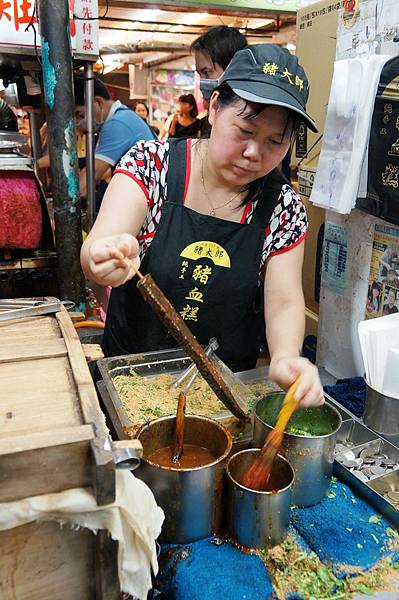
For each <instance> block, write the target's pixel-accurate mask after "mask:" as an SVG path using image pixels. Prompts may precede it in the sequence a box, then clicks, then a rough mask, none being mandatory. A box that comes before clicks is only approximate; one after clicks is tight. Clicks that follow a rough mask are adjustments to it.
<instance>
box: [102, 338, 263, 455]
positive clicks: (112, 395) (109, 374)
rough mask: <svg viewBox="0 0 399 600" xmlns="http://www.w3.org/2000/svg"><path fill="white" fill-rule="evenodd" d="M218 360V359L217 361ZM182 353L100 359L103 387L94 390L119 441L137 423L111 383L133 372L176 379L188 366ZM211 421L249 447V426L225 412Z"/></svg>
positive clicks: (149, 353) (133, 428)
mask: <svg viewBox="0 0 399 600" xmlns="http://www.w3.org/2000/svg"><path fill="white" fill-rule="evenodd" d="M217 360H219V359H217ZM191 362H192V361H191V358H190V357H188V356H187V355H186V354H185V352H184V350H181V349H172V350H162V351H157V352H144V353H142V354H128V355H125V356H116V357H112V358H103V359H101V360H99V361H98V362H97V364H98V368H99V370H100V373H101V376H102V379H103V382H104V386H101V385H100V386H97V387H98V389H99V392H100V394H101V396H102V399H103V401H104V404H105V405H106V407H107V411H108V413H109V414H110V417H111V420H112V423H113V426H114V428H115V431H116V433H117V435H118V437H119V439H126V438H128V437H131V436H132V435H134V434H135V432H136V431H137V428H138V426H139V425H141V424H138V423H133V422H132V421H131V420H130V418H129V417H128V415H127V414H126V411H125V409H124V407H123V404H122V402H121V399H120V397H119V394H118V392H117V390H116V388H115V386H114V383H113V379H114V378H115V377H116V376H118V375H129V374H130V372H131V370H132V369H133V370H134V371H135V372H136V373H137V374H138V375H141V376H142V377H155V376H156V375H160V374H161V373H167V374H171V375H176V376H177V375H178V374H179V373H181V372H182V371H184V369H186V368H187V367H188V365H189V364H190V363H191ZM211 416H212V418H214V419H216V420H219V421H221V422H222V423H223V424H224V425H225V426H226V427H227V428H228V429H229V430H230V431H231V432H232V434H233V436H234V438H235V439H236V440H238V439H239V440H240V441H243V442H245V441H246V442H247V444H248V443H250V442H251V440H252V424H251V423H246V424H245V423H242V422H241V421H239V420H238V419H237V418H236V417H234V416H233V415H232V414H231V412H230V411H228V410H227V409H226V410H225V411H222V412H220V413H219V414H217V415H211Z"/></svg>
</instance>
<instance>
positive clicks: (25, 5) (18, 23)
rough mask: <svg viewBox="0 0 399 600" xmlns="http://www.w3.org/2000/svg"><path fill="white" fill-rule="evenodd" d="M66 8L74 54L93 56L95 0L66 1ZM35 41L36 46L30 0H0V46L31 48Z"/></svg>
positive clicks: (37, 37) (95, 45) (36, 29)
mask: <svg viewBox="0 0 399 600" xmlns="http://www.w3.org/2000/svg"><path fill="white" fill-rule="evenodd" d="M69 11H70V19H71V21H70V33H71V46H72V50H73V52H74V54H87V55H94V56H97V55H98V53H99V46H98V30H99V24H98V19H97V17H98V0H69ZM33 15H35V16H33ZM75 16H76V17H78V18H74V17H75ZM35 32H36V35H35ZM35 44H36V46H40V35H39V23H38V21H37V18H36V13H35V2H34V0H0V46H17V47H19V48H21V47H24V48H29V47H31V48H34V47H35Z"/></svg>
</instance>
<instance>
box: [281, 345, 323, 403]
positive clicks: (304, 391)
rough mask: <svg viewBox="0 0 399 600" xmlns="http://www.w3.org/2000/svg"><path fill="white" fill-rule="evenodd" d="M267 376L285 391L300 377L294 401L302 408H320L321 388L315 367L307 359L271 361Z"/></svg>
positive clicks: (321, 401) (296, 358)
mask: <svg viewBox="0 0 399 600" xmlns="http://www.w3.org/2000/svg"><path fill="white" fill-rule="evenodd" d="M269 375H270V379H272V380H273V381H275V382H276V383H277V384H278V385H279V386H280V387H282V388H283V389H285V390H287V389H288V388H289V387H290V386H291V385H292V384H293V383H294V381H296V380H297V379H298V377H300V378H301V381H300V382H299V385H298V389H297V390H296V392H295V399H296V400H297V402H298V404H299V405H300V406H301V407H302V408H307V407H309V406H320V405H321V404H323V403H324V395H323V387H322V385H321V381H320V377H319V373H318V370H317V367H315V365H313V364H312V363H311V362H310V361H309V360H308V359H307V358H302V357H300V356H295V357H292V358H290V357H280V358H276V359H272V360H271V362H270V369H269Z"/></svg>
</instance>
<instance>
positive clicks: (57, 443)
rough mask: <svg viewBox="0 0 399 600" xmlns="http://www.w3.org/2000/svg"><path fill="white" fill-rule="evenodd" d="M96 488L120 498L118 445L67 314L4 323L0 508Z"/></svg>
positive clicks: (0, 334) (0, 332)
mask: <svg viewBox="0 0 399 600" xmlns="http://www.w3.org/2000/svg"><path fill="white" fill-rule="evenodd" d="M85 486H92V488H93V492H94V494H95V497H96V500H97V503H98V504H108V503H110V502H113V501H114V499H115V462H114V456H113V450H112V443H111V439H110V437H109V432H108V430H107V428H106V425H105V419H104V415H103V413H102V412H101V410H100V406H99V403H98V399H97V394H96V391H95V388H94V384H93V381H92V378H91V375H90V371H89V368H88V366H87V363H86V359H85V355H84V352H83V349H82V345H81V343H80V340H79V337H78V335H77V333H76V330H75V328H74V326H73V324H72V321H71V319H70V317H69V314H68V312H67V311H66V310H65V309H64V308H62V309H61V310H60V312H57V313H55V314H53V315H49V316H35V317H30V318H24V319H20V320H17V321H13V322H7V321H4V322H3V321H0V502H9V501H12V500H18V499H20V498H25V497H30V496H36V495H40V494H47V493H52V492H59V491H63V490H66V489H71V488H75V487H85Z"/></svg>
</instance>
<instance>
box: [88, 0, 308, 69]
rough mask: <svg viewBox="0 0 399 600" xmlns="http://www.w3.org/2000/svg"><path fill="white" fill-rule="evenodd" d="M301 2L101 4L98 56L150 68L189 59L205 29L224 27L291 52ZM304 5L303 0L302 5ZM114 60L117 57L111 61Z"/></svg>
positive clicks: (127, 0)
mask: <svg viewBox="0 0 399 600" xmlns="http://www.w3.org/2000/svg"><path fill="white" fill-rule="evenodd" d="M303 1H304V0H269V1H264V0H234V2H232V1H231V0H215V1H213V2H208V1H206V0H205V1H202V2H201V1H197V2H192V1H190V0H188V1H177V2H175V1H171V0H168V1H167V2H163V3H162V10H161V9H160V8H159V7H160V6H161V4H160V3H159V2H156V1H155V0H154V1H153V0H150V1H149V2H137V1H135V0H109V1H108V2H106V1H105V0H101V1H100V6H99V15H100V51H101V55H102V56H104V57H106V58H105V61H104V62H105V63H106V64H107V63H110V62H111V56H110V55H114V56H112V60H113V62H114V63H115V64H116V65H117V64H118V63H119V65H122V64H123V63H126V62H129V63H131V64H134V63H141V64H145V65H146V66H151V65H153V64H154V62H155V63H156V64H157V63H159V62H162V61H163V60H165V59H168V58H170V56H171V54H173V55H174V56H175V57H176V56H179V55H180V56H183V55H187V54H189V48H190V45H191V43H192V42H193V41H194V40H195V39H196V38H197V37H198V36H199V35H201V34H202V33H204V32H205V31H206V30H207V29H209V28H210V27H213V26H216V25H229V26H231V27H236V28H238V29H239V30H240V31H241V32H242V33H244V34H245V35H246V36H247V38H248V41H249V43H261V42H270V43H278V44H282V45H289V47H290V46H291V47H292V49H294V48H295V46H294V44H295V22H296V10H297V8H298V7H299V6H300V5H301V4H302V3H303ZM305 1H306V0H305ZM115 55H117V56H115Z"/></svg>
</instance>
